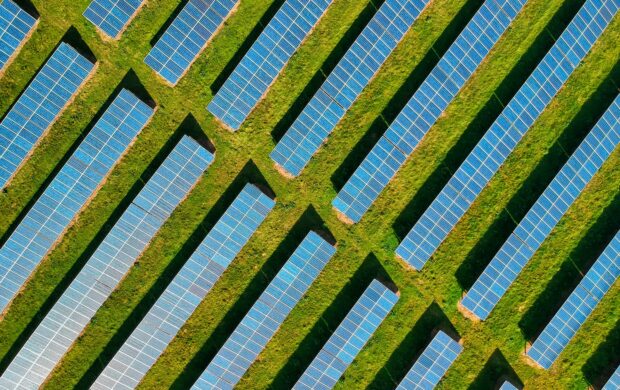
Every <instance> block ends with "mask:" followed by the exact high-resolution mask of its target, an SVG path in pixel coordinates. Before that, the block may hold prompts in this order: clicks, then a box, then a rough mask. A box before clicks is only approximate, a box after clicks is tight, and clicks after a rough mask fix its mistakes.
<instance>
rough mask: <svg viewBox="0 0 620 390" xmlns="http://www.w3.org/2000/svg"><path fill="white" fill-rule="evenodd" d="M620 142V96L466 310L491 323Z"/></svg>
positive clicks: (532, 210) (490, 269) (482, 279)
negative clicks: (520, 276)
mask: <svg viewBox="0 0 620 390" xmlns="http://www.w3.org/2000/svg"><path fill="white" fill-rule="evenodd" d="M619 143H620V96H618V97H616V99H615V101H614V102H613V103H612V105H611V107H610V108H609V109H608V110H607V111H606V112H605V114H604V115H603V116H602V117H601V119H600V120H599V121H598V123H597V124H596V126H594V128H593V129H592V130H591V131H590V133H589V134H588V135H587V136H586V138H585V139H584V140H583V142H582V143H581V144H580V145H579V147H578V148H577V150H576V151H575V152H574V153H573V155H572V156H571V157H570V158H569V159H568V161H567V162H566V164H565V165H564V166H563V167H562V169H561V170H560V172H558V174H557V175H556V176H555V178H554V179H553V181H552V182H551V183H550V184H549V185H548V186H547V188H546V189H545V191H544V192H543V193H542V195H541V196H540V197H539V198H538V200H537V201H536V203H535V204H534V205H533V206H532V208H530V210H529V211H528V213H527V214H526V215H525V217H524V218H523V220H522V221H521V222H520V223H519V225H518V226H517V227H516V228H515V230H514V231H513V233H512V234H511V235H510V237H509V238H508V239H507V240H506V242H505V243H504V245H503V246H502V247H501V249H500V250H499V252H498V253H497V254H496V255H495V256H494V258H493V260H491V263H490V264H489V265H488V266H487V267H486V269H485V270H484V272H483V273H482V275H480V277H479V278H478V280H476V282H475V283H474V285H473V287H472V288H471V289H470V290H469V291H468V292H467V294H466V295H465V297H464V298H463V300H462V301H461V305H462V307H463V308H465V309H466V310H468V311H470V312H471V313H473V315H475V316H476V317H478V318H480V319H483V320H484V319H486V318H487V317H488V315H489V314H490V313H491V311H492V310H493V308H494V307H495V305H497V303H498V302H499V300H500V299H501V298H502V296H503V295H504V294H505V293H506V290H508V288H509V287H510V285H511V284H512V283H513V282H514V281H515V279H516V278H517V275H518V274H519V273H520V272H521V270H522V269H523V268H524V267H525V265H526V264H527V262H528V261H529V260H530V259H531V258H532V256H534V253H535V252H536V251H537V250H538V248H539V247H540V246H541V245H542V243H543V241H544V240H545V239H546V238H547V236H548V235H549V234H550V233H551V231H552V230H553V228H554V227H555V225H556V224H557V223H558V222H559V221H560V219H561V218H562V216H563V215H564V213H566V211H567V210H568V208H569V207H570V206H571V205H572V204H573V202H574V201H575V200H576V199H577V197H578V196H579V194H580V193H581V192H582V191H583V190H584V188H585V187H586V186H587V184H588V183H589V182H590V180H591V179H592V177H593V176H594V174H595V173H596V172H597V171H598V169H600V167H601V166H602V165H603V163H604V162H605V160H606V159H607V158H608V157H609V155H610V154H611V153H612V152H613V151H614V149H615V148H616V146H617V145H618V144H619Z"/></svg>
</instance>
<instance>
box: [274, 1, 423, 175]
mask: <svg viewBox="0 0 620 390" xmlns="http://www.w3.org/2000/svg"><path fill="white" fill-rule="evenodd" d="M429 2H430V0H386V1H385V2H384V3H383V5H381V7H380V8H379V10H378V11H377V13H376V14H375V16H374V17H373V18H372V20H371V21H370V22H369V23H368V25H367V26H366V27H365V28H364V30H363V31H362V33H361V34H360V35H359V36H358V37H357V38H356V39H355V42H353V45H352V46H351V47H350V48H349V50H348V51H347V52H346V53H345V55H344V56H343V57H342V59H341V60H340V62H338V65H336V67H335V68H334V70H333V71H332V72H331V73H330V74H329V76H328V77H327V79H326V80H325V82H324V83H323V85H322V86H321V88H320V89H319V90H318V91H317V92H316V94H315V95H314V96H313V97H312V99H311V100H310V102H309V103H308V104H307V105H306V107H304V109H303V111H302V112H301V114H300V115H299V117H297V119H296V120H295V122H294V123H293V125H292V126H291V127H290V128H289V129H288V131H287V132H286V134H285V135H284V137H283V138H282V139H281V140H280V142H278V144H277V145H276V147H275V149H274V150H273V151H272V152H271V159H272V160H273V161H274V162H275V163H276V166H277V167H279V168H280V169H282V170H283V171H284V172H285V173H286V174H287V175H291V176H298V175H299V174H300V173H301V171H302V170H303V169H304V167H305V166H306V165H307V164H308V162H309V161H310V158H312V155H314V153H316V151H317V150H318V149H319V147H320V146H321V144H322V143H324V142H325V141H326V140H327V137H328V136H329V134H330V133H331V132H332V131H333V130H334V127H335V126H336V124H337V123H338V122H339V121H340V120H341V119H342V117H344V115H345V113H346V112H347V110H348V109H349V108H350V107H351V106H352V105H353V102H354V101H355V100H356V99H357V97H358V96H359V95H360V94H361V93H362V90H363V89H364V88H365V87H366V85H368V83H369V82H370V80H371V79H372V78H373V77H374V76H375V75H376V74H377V72H378V71H379V68H380V67H381V66H382V65H383V63H384V62H385V61H386V60H387V58H388V56H389V55H390V54H391V53H392V51H393V50H394V48H395V47H396V45H398V43H399V42H400V41H401V39H402V38H403V36H404V35H405V33H406V32H407V31H408V30H409V28H410V27H411V25H412V24H413V22H414V21H415V20H416V19H417V18H418V16H419V15H420V13H421V12H422V10H423V9H424V8H425V7H426V5H427V4H428V3H429Z"/></svg>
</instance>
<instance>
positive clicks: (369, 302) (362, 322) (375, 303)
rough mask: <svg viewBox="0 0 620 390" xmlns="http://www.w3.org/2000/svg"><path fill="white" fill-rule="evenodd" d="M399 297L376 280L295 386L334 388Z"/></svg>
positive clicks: (300, 387) (295, 387)
mask: <svg viewBox="0 0 620 390" xmlns="http://www.w3.org/2000/svg"><path fill="white" fill-rule="evenodd" d="M396 301H398V295H396V294H395V293H394V292H392V291H390V290H389V289H388V288H387V287H385V286H384V285H383V284H381V282H379V281H377V280H373V281H372V282H371V283H370V285H369V286H368V287H367V288H366V291H364V293H363V294H362V296H361V297H360V299H359V300H358V301H357V302H356V303H355V305H354V306H353V308H352V309H351V310H350V311H349V313H348V314H347V316H346V317H345V318H344V320H343V321H342V323H340V325H339V326H338V328H337V329H336V331H335V332H334V333H333V334H332V336H331V337H330V338H329V340H328V341H327V343H325V345H324V346H323V348H321V351H320V352H319V354H318V355H317V356H316V357H315V358H314V360H313V361H312V363H310V366H308V368H307V369H306V371H305V372H304V373H303V375H302V376H301V378H299V380H298V381H297V384H295V386H294V389H300V390H301V389H331V388H333V387H334V385H335V384H336V383H337V382H338V380H339V379H340V377H341V376H342V374H344V372H345V370H346V369H347V367H349V365H350V364H351V363H352V362H353V360H354V359H355V357H356V356H357V354H358V353H359V352H360V351H361V350H362V348H363V347H364V345H365V344H366V343H367V342H368V340H369V339H370V337H372V335H373V333H374V332H375V330H376V329H377V328H378V327H379V325H381V322H383V320H384V319H385V317H386V316H387V315H388V313H389V312H390V310H392V307H394V305H395V304H396Z"/></svg>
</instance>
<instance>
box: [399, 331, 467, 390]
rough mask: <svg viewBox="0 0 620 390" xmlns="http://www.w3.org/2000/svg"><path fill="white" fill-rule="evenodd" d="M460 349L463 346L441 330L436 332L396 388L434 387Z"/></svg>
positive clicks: (404, 389)
mask: <svg viewBox="0 0 620 390" xmlns="http://www.w3.org/2000/svg"><path fill="white" fill-rule="evenodd" d="M462 350H463V346H462V345H460V344H459V343H457V342H456V341H454V340H453V339H452V338H451V337H450V336H448V335H447V334H445V333H444V332H442V331H439V332H437V334H436V335H435V337H434V338H433V340H432V341H431V342H430V344H429V345H428V346H427V347H426V349H424V352H422V355H420V357H419V358H418V360H417V361H416V362H415V364H414V365H413V367H411V369H410V370H409V372H408V373H407V375H405V378H404V379H403V380H402V381H401V382H400V384H399V385H398V387H397V388H396V389H397V390H417V389H424V390H426V389H433V388H435V386H437V384H438V383H439V381H440V380H441V378H442V377H443V376H444V375H446V372H447V371H448V368H450V366H451V365H452V363H454V361H455V360H456V358H457V357H458V356H459V354H460V353H461V351H462Z"/></svg>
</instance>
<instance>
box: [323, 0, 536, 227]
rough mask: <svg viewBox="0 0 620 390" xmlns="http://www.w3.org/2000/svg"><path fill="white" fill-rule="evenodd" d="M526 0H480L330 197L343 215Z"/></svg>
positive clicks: (403, 150)
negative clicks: (402, 105) (452, 40)
mask: <svg viewBox="0 0 620 390" xmlns="http://www.w3.org/2000/svg"><path fill="white" fill-rule="evenodd" d="M525 3H526V0H487V1H485V2H484V4H483V5H482V6H481V7H480V9H479V10H478V11H477V12H476V14H475V15H474V16H473V18H472V19H471V21H470V22H469V23H468V24H467V26H466V27H465V29H464V30H463V31H462V32H461V34H460V35H459V36H458V38H457V39H456V41H455V42H454V43H453V44H452V45H451V46H450V48H449V49H448V51H447V52H446V54H445V55H444V56H443V57H442V58H441V59H440V60H439V63H438V64H437V65H436V66H435V67H434V68H433V70H432V71H431V72H430V74H429V75H428V77H427V78H426V79H425V80H424V82H423V83H422V84H421V85H420V87H419V88H418V90H417V91H415V93H414V94H413V96H412V97H411V99H410V100H409V102H408V103H407V105H406V106H405V107H404V108H403V109H402V111H401V112H400V113H399V114H398V116H397V117H396V119H395V120H394V121H393V122H392V124H390V127H389V128H388V129H387V131H386V132H385V134H384V135H383V136H382V137H381V138H380V139H379V141H378V142H377V143H376V144H375V146H374V147H373V148H372V150H371V151H370V153H369V154H368V156H366V158H365V159H364V161H362V163H361V164H360V166H359V167H358V168H357V169H356V170H355V172H354V173H353V175H352V176H351V178H349V180H348V181H347V182H346V183H345V185H344V187H343V188H342V189H341V190H340V192H339V193H338V195H337V196H336V198H335V199H334V200H333V202H332V205H333V206H334V208H335V209H336V210H337V212H338V213H340V214H341V216H342V217H343V219H345V220H347V221H351V222H359V221H360V219H361V218H362V216H363V215H364V214H365V213H366V211H368V209H369V208H370V206H371V205H372V203H374V201H375V200H376V199H377V198H378V197H379V194H380V193H381V192H382V191H383V189H384V188H385V187H386V186H387V185H388V183H389V182H390V180H392V178H393V177H394V175H396V172H397V171H398V170H399V169H400V167H401V166H402V165H403V164H404V163H405V160H406V159H407V158H408V157H409V156H410V155H411V154H412V153H413V150H414V149H415V148H416V146H417V145H418V144H419V142H420V141H421V140H422V138H423V137H424V136H425V135H426V133H427V132H428V131H429V130H430V128H431V127H432V126H433V124H435V122H436V121H437V119H439V117H440V115H441V113H442V112H443V111H444V110H445V109H446V108H447V107H448V105H449V104H450V103H451V102H452V100H453V99H454V97H455V96H456V94H457V93H458V92H459V91H460V89H461V88H462V87H463V86H464V85H465V83H466V82H467V80H469V78H470V77H471V76H472V74H473V73H474V71H475V70H476V69H477V68H478V66H480V64H481V63H482V60H484V58H485V57H486V56H487V55H488V54H489V52H490V51H491V48H492V47H493V46H494V45H495V44H496V43H497V41H498V40H499V39H500V37H501V36H502V34H504V32H505V31H506V29H507V28H508V26H509V25H510V23H512V21H513V20H514V18H515V17H516V16H517V14H518V13H519V12H520V11H521V9H522V8H523V6H524V4H525Z"/></svg>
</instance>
